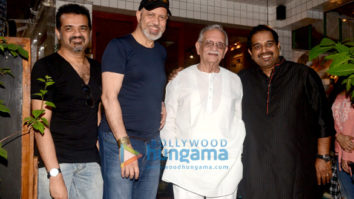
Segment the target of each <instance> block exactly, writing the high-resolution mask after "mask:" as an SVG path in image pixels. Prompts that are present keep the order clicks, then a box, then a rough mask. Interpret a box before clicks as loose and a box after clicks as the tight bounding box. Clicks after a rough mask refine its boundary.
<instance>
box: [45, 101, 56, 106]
mask: <svg viewBox="0 0 354 199" xmlns="http://www.w3.org/2000/svg"><path fill="white" fill-rule="evenodd" d="M45 104H46V105H47V106H49V107H52V108H56V106H55V104H54V103H53V102H50V101H46V102H45Z"/></svg>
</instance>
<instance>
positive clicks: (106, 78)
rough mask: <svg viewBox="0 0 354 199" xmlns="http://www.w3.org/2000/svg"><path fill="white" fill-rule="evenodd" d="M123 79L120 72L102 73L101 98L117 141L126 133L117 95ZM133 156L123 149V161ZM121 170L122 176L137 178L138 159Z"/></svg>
mask: <svg viewBox="0 0 354 199" xmlns="http://www.w3.org/2000/svg"><path fill="white" fill-rule="evenodd" d="M123 79H124V75H123V74H120V73H114V72H103V73H102V97H101V100H102V104H103V107H104V111H105V114H106V118H107V122H108V124H109V127H110V128H111V130H112V133H113V135H114V137H115V139H116V140H117V142H118V140H119V139H121V138H123V137H126V136H127V135H128V134H127V132H126V129H125V126H124V122H123V115H122V109H121V106H120V104H119V100H118V97H117V96H118V94H119V92H120V89H121V87H122V83H123ZM128 147H131V148H133V147H132V146H131V144H129V145H128ZM119 155H120V154H119ZM133 156H134V154H132V153H130V152H128V151H126V150H124V161H127V160H128V159H130V158H132V157H133ZM117 166H120V165H117ZM121 171H122V173H121V175H122V177H123V178H128V177H129V178H131V179H133V178H135V179H138V178H139V167H138V161H137V160H134V161H133V162H131V163H130V164H127V165H125V166H124V167H123V168H122V169H121Z"/></svg>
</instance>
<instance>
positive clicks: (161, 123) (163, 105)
mask: <svg viewBox="0 0 354 199" xmlns="http://www.w3.org/2000/svg"><path fill="white" fill-rule="evenodd" d="M166 115H167V113H166V107H165V103H163V102H162V105H161V121H160V130H161V129H162V128H163V126H165V123H166Z"/></svg>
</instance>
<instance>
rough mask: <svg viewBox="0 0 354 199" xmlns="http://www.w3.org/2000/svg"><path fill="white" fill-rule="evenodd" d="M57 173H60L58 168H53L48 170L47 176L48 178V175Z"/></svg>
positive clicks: (53, 175) (51, 175)
mask: <svg viewBox="0 0 354 199" xmlns="http://www.w3.org/2000/svg"><path fill="white" fill-rule="evenodd" d="M59 173H61V170H60V168H53V169H50V170H49V172H48V173H47V177H48V179H49V178H50V177H55V176H57V175H58V174H59Z"/></svg>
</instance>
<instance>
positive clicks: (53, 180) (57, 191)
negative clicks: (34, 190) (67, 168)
mask: <svg viewBox="0 0 354 199" xmlns="http://www.w3.org/2000/svg"><path fill="white" fill-rule="evenodd" d="M49 193H50V195H51V196H52V198H54V199H67V198H68V191H67V189H66V186H65V183H64V179H63V175H62V174H61V173H59V174H58V175H57V176H55V177H53V176H52V177H50V178H49Z"/></svg>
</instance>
